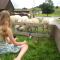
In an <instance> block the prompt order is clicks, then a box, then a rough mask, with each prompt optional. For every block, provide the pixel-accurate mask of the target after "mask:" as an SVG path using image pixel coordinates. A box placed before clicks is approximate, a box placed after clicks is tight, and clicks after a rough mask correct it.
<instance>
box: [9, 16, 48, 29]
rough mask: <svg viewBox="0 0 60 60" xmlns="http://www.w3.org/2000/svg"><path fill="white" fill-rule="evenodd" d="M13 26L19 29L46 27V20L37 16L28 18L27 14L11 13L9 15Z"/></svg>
mask: <svg viewBox="0 0 60 60" xmlns="http://www.w3.org/2000/svg"><path fill="white" fill-rule="evenodd" d="M10 18H11V21H12V23H13V24H14V27H15V28H16V29H19V30H26V29H27V30H31V29H32V28H35V29H38V27H39V26H41V25H42V26H43V28H45V27H47V25H48V21H46V20H44V19H43V20H42V19H38V18H28V17H27V16H22V17H21V16H20V15H12V16H10Z"/></svg>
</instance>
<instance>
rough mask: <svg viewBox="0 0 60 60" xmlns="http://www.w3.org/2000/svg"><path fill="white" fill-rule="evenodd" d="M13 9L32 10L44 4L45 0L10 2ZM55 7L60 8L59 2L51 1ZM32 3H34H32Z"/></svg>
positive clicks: (58, 0) (15, 0)
mask: <svg viewBox="0 0 60 60" xmlns="http://www.w3.org/2000/svg"><path fill="white" fill-rule="evenodd" d="M11 1H12V3H13V5H14V7H15V8H24V7H26V8H32V7H34V6H38V5H40V4H42V3H43V2H45V0H11ZM52 1H53V3H54V5H55V6H60V0H52ZM33 2H34V3H33Z"/></svg>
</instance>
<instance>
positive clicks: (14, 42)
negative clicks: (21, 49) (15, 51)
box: [7, 28, 26, 45]
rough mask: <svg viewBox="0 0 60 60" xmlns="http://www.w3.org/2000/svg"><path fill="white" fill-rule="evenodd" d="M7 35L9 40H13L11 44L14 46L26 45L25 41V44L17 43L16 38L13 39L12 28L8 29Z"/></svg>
mask: <svg viewBox="0 0 60 60" xmlns="http://www.w3.org/2000/svg"><path fill="white" fill-rule="evenodd" d="M7 34H8V37H9V39H10V40H11V42H12V43H13V44H14V45H22V44H26V41H24V42H17V41H16V40H15V38H14V37H13V33H12V30H11V29H10V28H8V30H7Z"/></svg>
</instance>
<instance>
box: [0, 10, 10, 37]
mask: <svg viewBox="0 0 60 60" xmlns="http://www.w3.org/2000/svg"><path fill="white" fill-rule="evenodd" d="M6 18H9V19H6ZM6 21H7V22H8V24H9V27H11V20H10V13H9V12H8V11H7V10H3V11H2V12H1V13H0V26H2V31H3V32H2V35H3V37H6V36H8V35H7V28H6V27H5V26H4V24H5V22H6Z"/></svg>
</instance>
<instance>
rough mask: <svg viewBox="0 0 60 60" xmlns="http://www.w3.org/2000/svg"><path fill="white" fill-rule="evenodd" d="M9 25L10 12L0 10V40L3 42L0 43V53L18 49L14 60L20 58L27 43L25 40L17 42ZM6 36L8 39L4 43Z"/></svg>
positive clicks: (26, 47) (14, 51)
mask: <svg viewBox="0 0 60 60" xmlns="http://www.w3.org/2000/svg"><path fill="white" fill-rule="evenodd" d="M11 25H12V24H11V20H10V13H9V12H8V11H6V10H4V11H2V12H1V14H0V41H2V42H3V43H1V44H0V54H2V53H8V52H13V53H16V52H18V51H19V54H18V56H17V57H16V58H15V59H14V60H21V59H22V57H23V55H24V54H25V52H26V51H27V49H28V45H27V42H26V41H24V42H17V41H16V39H14V37H13V33H12V29H11ZM7 37H8V38H9V40H10V41H9V42H8V43H6V41H7V40H8V39H7ZM9 43H10V44H9Z"/></svg>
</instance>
